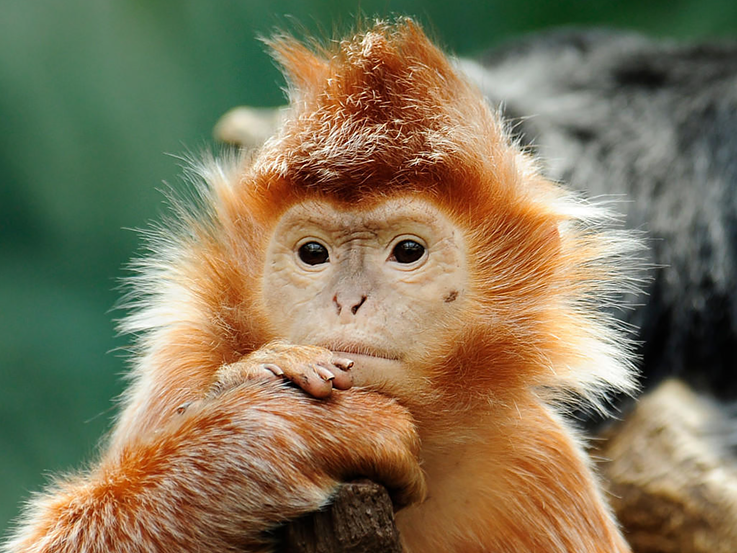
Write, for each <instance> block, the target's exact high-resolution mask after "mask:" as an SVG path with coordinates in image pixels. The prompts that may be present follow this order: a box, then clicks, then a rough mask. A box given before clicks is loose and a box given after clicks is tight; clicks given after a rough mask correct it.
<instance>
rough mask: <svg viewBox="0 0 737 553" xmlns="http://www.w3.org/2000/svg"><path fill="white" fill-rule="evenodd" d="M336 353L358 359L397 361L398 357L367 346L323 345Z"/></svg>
mask: <svg viewBox="0 0 737 553" xmlns="http://www.w3.org/2000/svg"><path fill="white" fill-rule="evenodd" d="M324 347H326V348H327V349H329V350H330V351H332V352H333V353H334V354H336V355H340V356H341V357H346V358H348V359H352V360H353V361H358V360H359V359H364V360H369V359H380V360H385V361H399V357H397V356H395V355H392V354H391V353H388V352H385V351H380V350H376V349H373V348H368V347H364V346H353V345H345V344H340V345H335V346H332V345H327V346H324Z"/></svg>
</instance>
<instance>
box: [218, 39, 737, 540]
mask: <svg viewBox="0 0 737 553" xmlns="http://www.w3.org/2000/svg"><path fill="white" fill-rule="evenodd" d="M735 60H737V43H735V42H734V41H733V40H731V41H728V40H722V41H718V42H708V41H706V42H704V41H699V42H693V43H691V42H687V41H685V42H684V41H673V40H662V39H660V40H653V39H651V38H648V37H645V36H642V35H640V34H638V33H635V32H632V31H624V30H612V29H556V30H551V31H545V32H541V33H534V34H531V35H530V36H526V37H522V38H516V39H513V40H511V41H509V42H507V43H502V44H500V45H497V46H494V47H492V48H491V49H489V50H488V51H487V52H485V53H483V54H481V55H479V56H478V57H476V58H474V59H470V58H459V59H457V60H456V64H457V66H458V67H459V68H460V69H461V70H462V71H463V72H464V73H465V74H466V75H467V76H468V77H469V78H470V79H472V80H473V81H474V82H475V83H476V84H477V85H478V86H479V88H480V89H481V90H482V92H483V94H484V95H485V96H486V98H487V99H488V101H489V102H490V103H491V104H492V105H494V106H499V108H500V110H501V112H502V117H503V118H504V119H506V120H507V121H508V125H509V126H510V128H511V131H512V134H513V136H514V137H515V138H516V139H517V140H519V141H520V143H521V144H522V145H523V146H524V147H525V148H527V149H528V150H530V151H531V152H533V153H534V154H535V155H536V156H537V157H538V158H539V160H540V163H541V170H542V172H543V174H544V175H545V176H547V177H549V178H551V179H553V180H562V181H565V182H566V183H567V184H568V185H569V186H571V187H572V188H574V189H577V190H581V191H583V192H585V193H586V194H588V195H594V196H598V195H610V196H611V195H620V196H622V197H625V198H627V201H625V202H621V203H620V204H619V206H618V209H619V210H621V211H622V213H623V214H624V215H625V220H624V223H625V226H626V227H629V228H644V229H645V230H646V231H647V234H648V243H649V244H648V245H649V248H648V249H647V251H646V252H644V255H646V256H647V259H648V261H647V263H648V264H649V265H652V266H653V267H654V270H653V271H651V276H652V278H651V279H649V280H648V281H646V282H643V283H642V286H641V292H640V294H639V295H638V296H637V297H635V298H633V299H632V300H631V301H629V302H628V303H629V304H630V305H631V306H632V308H631V309H627V310H619V311H618V312H617V313H616V315H617V317H618V318H619V319H621V320H622V321H623V322H624V323H625V324H630V325H634V327H635V328H636V329H637V341H638V353H639V355H638V358H639V363H638V368H639V369H640V370H639V384H640V393H638V395H637V401H636V402H634V401H633V398H630V397H629V396H626V395H625V396H619V397H615V398H613V409H612V410H611V411H610V413H609V414H607V415H606V416H604V417H602V416H600V415H599V414H598V413H597V412H596V411H591V410H582V411H577V412H575V413H572V414H571V415H572V416H575V418H576V419H578V421H579V424H583V425H584V428H585V430H586V431H588V432H589V433H591V434H593V436H594V437H595V439H594V440H592V442H591V445H593V446H594V447H591V448H590V453H591V455H592V456H593V457H594V459H602V460H603V461H602V462H600V463H599V468H600V472H601V473H602V476H603V479H604V483H605V487H606V488H607V489H608V490H610V491H611V493H610V496H611V504H612V506H613V507H614V510H615V513H616V515H617V518H618V519H619V521H620V522H621V524H622V525H623V527H624V529H625V533H626V535H627V538H628V541H629V542H630V545H631V546H632V548H633V549H634V550H635V551H637V552H648V553H654V552H670V551H680V552H682V553H687V552H688V553H714V552H717V551H724V552H730V551H735V550H737V530H735V529H737V493H735V490H737V472H736V469H735V467H737V456H736V455H735V448H734V445H735V438H734V430H733V429H734V428H735V413H736V412H737V411H735V409H734V401H735V399H737V393H736V392H737V388H736V386H737V379H735V377H734V370H733V369H734V367H735V365H736V364H737V360H736V359H735V351H737V347H736V346H737V344H735V338H736V337H737V316H735V313H737V307H736V306H737V294H735V290H737V255H736V254H735V252H736V251H737V250H736V248H737V238H736V236H737V234H736V232H737V227H736V226H735V218H734V213H735V212H736V211H737V165H736V164H735V163H734V160H735V159H737V139H736V138H735V137H737V88H736V87H735V86H734V85H735V81H736V80H737V64H736V63H735ZM267 115H268V117H267ZM245 116H248V117H250V119H251V120H252V119H253V118H254V116H257V117H259V118H260V121H261V122H262V123H261V124H262V125H266V126H268V125H273V124H274V123H273V122H272V121H276V120H277V118H278V116H279V114H278V112H274V111H271V112H255V113H254V111H253V109H252V108H240V109H236V110H233V111H232V112H230V113H228V114H226V116H224V117H223V118H222V120H221V123H220V124H219V125H218V128H217V129H216V132H217V135H218V137H219V138H220V139H221V140H225V141H235V142H238V143H240V144H243V145H245V146H250V145H252V144H255V143H258V142H259V141H263V139H262V138H261V136H259V134H265V133H264V132H261V133H259V132H255V131H258V129H259V128H258V127H254V126H253V125H252V124H249V126H247V127H246V126H244V125H243V124H242V123H241V122H240V121H239V118H242V117H245ZM226 130H227V131H228V132H227V133H226V132H224V131H226ZM611 413H613V414H614V416H612V415H611Z"/></svg>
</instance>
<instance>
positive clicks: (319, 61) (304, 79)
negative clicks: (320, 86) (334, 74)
mask: <svg viewBox="0 0 737 553" xmlns="http://www.w3.org/2000/svg"><path fill="white" fill-rule="evenodd" d="M264 42H265V43H266V44H267V46H269V47H270V48H271V52H272V56H273V57H274V59H275V60H276V61H277V62H278V63H279V65H281V66H282V70H283V72H284V76H285V77H286V79H287V81H288V82H289V84H290V85H291V86H290V89H294V88H296V89H297V91H300V90H306V89H309V88H311V87H313V86H314V85H315V84H316V83H321V82H324V81H325V79H327V76H328V72H329V71H330V65H329V63H328V61H327V60H326V59H325V58H324V57H321V56H319V54H316V53H315V52H313V51H312V50H310V49H309V48H308V47H307V46H305V45H304V44H302V43H301V42H299V41H298V40H297V39H295V38H294V37H292V36H289V35H278V36H275V37H272V38H268V39H264ZM290 92H293V91H291V90H290Z"/></svg>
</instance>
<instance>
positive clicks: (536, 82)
mask: <svg viewBox="0 0 737 553" xmlns="http://www.w3.org/2000/svg"><path fill="white" fill-rule="evenodd" d="M461 65H462V67H463V69H464V70H465V71H466V72H467V73H468V74H469V75H471V77H472V78H473V79H474V80H476V81H477V83H478V84H479V85H480V86H481V88H482V90H483V91H484V93H485V94H486V95H487V96H488V97H489V98H490V100H491V101H492V102H493V103H499V104H501V105H502V107H503V110H504V112H505V114H506V116H507V117H508V118H509V120H510V121H511V122H512V123H513V124H514V125H516V129H517V133H518V135H519V137H520V140H522V141H523V142H524V143H526V144H528V145H530V147H532V148H533V149H534V150H535V151H536V152H537V153H538V154H539V155H540V157H541V158H542V159H543V160H544V163H545V164H546V167H545V171H546V173H547V175H548V176H549V177H551V178H553V179H558V180H561V181H564V182H567V183H570V184H571V185H572V186H573V187H574V188H578V189H581V190H585V191H586V193H587V195H588V196H589V197H592V196H594V197H595V196H597V195H621V199H622V200H623V201H622V203H621V205H618V206H617V209H618V210H619V211H623V212H624V213H625V214H626V225H627V226H628V227H631V228H638V229H643V230H644V231H646V232H647V234H648V235H649V236H650V238H651V240H650V250H651V251H650V255H651V256H652V262H653V263H654V264H656V265H658V266H661V268H660V269H657V270H655V271H653V274H652V280H651V281H650V282H648V283H647V284H646V285H645V291H646V292H647V295H648V296H649V297H647V298H644V297H643V298H640V299H638V301H637V303H639V304H642V306H641V307H638V308H636V309H635V310H633V311H630V312H625V313H624V314H623V318H624V319H625V320H626V321H627V322H631V323H633V324H635V325H636V326H638V327H639V328H640V331H639V332H640V336H639V339H640V340H641V341H642V350H641V354H642V368H643V384H644V386H645V387H650V386H652V385H654V384H656V383H657V382H659V381H661V380H662V379H663V378H665V377H667V376H674V375H675V376H680V377H682V378H683V379H684V380H686V381H687V382H689V383H690V384H691V385H693V386H695V387H696V388H698V389H701V390H703V391H706V392H708V393H713V394H715V395H716V396H717V397H720V398H724V399H735V398H737V43H734V42H731V43H730V42H726V43H714V44H698V45H684V44H676V43H671V42H655V41H652V40H650V39H647V38H644V37H642V36H639V35H637V34H633V33H622V32H614V31H604V30H594V31H575V30H570V31H556V32H553V33H549V34H543V35H537V36H534V37H532V38H529V39H523V40H521V41H519V42H517V43H514V44H510V45H508V46H506V47H502V48H497V49H495V50H493V51H491V52H489V53H487V54H486V55H484V56H482V57H481V58H480V59H479V61H478V63H477V62H468V61H462V62H461Z"/></svg>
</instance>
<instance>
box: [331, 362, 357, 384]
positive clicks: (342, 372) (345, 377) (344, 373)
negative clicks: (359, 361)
mask: <svg viewBox="0 0 737 553" xmlns="http://www.w3.org/2000/svg"><path fill="white" fill-rule="evenodd" d="M351 363H352V362H351ZM328 370H330V371H331V372H332V373H333V375H335V378H334V379H333V388H335V389H337V390H348V389H350V388H352V387H353V375H352V374H351V372H350V371H349V370H347V369H343V368H341V366H340V365H338V364H337V363H335V362H334V363H333V364H331V365H330V366H329V367H328Z"/></svg>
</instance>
